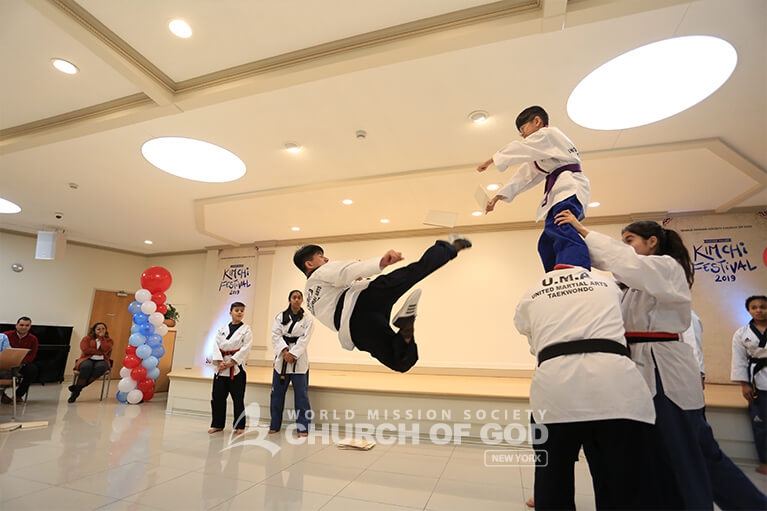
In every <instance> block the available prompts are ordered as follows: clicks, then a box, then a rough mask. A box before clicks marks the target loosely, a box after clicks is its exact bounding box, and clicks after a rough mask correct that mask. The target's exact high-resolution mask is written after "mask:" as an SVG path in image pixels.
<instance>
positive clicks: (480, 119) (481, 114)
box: [469, 110, 490, 124]
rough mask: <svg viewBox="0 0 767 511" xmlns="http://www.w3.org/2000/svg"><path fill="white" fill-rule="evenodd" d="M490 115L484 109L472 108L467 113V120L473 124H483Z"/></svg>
mask: <svg viewBox="0 0 767 511" xmlns="http://www.w3.org/2000/svg"><path fill="white" fill-rule="evenodd" d="M489 117H490V115H489V114H488V113H487V112H485V111H484V110H474V111H473V112H472V113H470V114H469V120H471V122H473V123H474V124H485V123H486V122H487V119H488V118H489Z"/></svg>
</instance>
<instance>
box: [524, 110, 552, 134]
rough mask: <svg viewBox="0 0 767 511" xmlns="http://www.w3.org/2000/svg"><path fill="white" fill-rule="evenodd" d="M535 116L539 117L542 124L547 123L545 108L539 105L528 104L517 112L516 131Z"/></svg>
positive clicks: (547, 115) (546, 124) (547, 117)
mask: <svg viewBox="0 0 767 511" xmlns="http://www.w3.org/2000/svg"><path fill="white" fill-rule="evenodd" d="M536 116H538V117H540V118H541V121H542V122H543V125H544V126H548V125H549V114H547V113H546V110H544V109H543V108H541V107H539V106H529V107H527V108H525V109H524V110H522V111H521V112H519V115H518V116H517V131H519V128H521V127H522V125H523V124H527V123H528V122H530V121H532V120H533V119H535V117H536Z"/></svg>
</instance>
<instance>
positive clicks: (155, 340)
mask: <svg viewBox="0 0 767 511" xmlns="http://www.w3.org/2000/svg"><path fill="white" fill-rule="evenodd" d="M146 343H147V344H148V345H149V347H150V348H156V347H157V346H160V345H161V344H162V335H160V334H152V335H150V336H149V337H148V338H147V340H146Z"/></svg>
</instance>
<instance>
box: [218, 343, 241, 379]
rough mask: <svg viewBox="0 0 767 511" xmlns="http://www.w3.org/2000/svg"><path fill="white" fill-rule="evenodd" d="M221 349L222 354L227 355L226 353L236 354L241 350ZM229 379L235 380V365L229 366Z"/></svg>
mask: <svg viewBox="0 0 767 511" xmlns="http://www.w3.org/2000/svg"><path fill="white" fill-rule="evenodd" d="M219 351H220V352H221V355H223V356H226V355H234V354H235V353H237V352H238V351H240V350H239V349H236V350H231V351H224V350H219ZM229 379H230V380H234V366H232V367H230V368H229Z"/></svg>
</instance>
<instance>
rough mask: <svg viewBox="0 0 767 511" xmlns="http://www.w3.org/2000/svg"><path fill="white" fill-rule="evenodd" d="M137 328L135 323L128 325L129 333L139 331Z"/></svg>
mask: <svg viewBox="0 0 767 511" xmlns="http://www.w3.org/2000/svg"><path fill="white" fill-rule="evenodd" d="M138 329H139V326H138V325H137V324H136V323H133V325H132V326H131V327H130V333H132V334H137V333H139V331H138Z"/></svg>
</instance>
